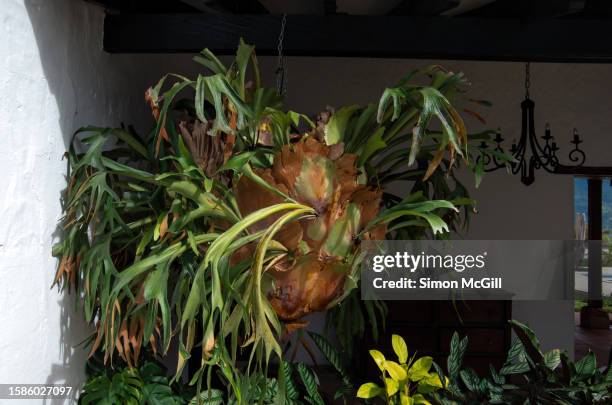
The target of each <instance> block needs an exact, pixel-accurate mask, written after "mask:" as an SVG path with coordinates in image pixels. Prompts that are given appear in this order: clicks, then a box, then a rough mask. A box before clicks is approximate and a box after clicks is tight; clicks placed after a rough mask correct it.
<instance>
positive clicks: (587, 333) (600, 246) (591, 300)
mask: <svg viewBox="0 0 612 405" xmlns="http://www.w3.org/2000/svg"><path fill="white" fill-rule="evenodd" d="M574 217H575V222H574V233H575V238H576V239H577V240H581V241H584V243H583V244H582V247H583V249H582V251H581V253H580V254H579V257H578V258H577V266H576V272H575V289H576V294H575V301H574V320H575V324H576V328H575V352H576V357H577V358H580V357H582V356H584V355H585V354H586V353H587V352H588V351H589V350H591V351H593V352H594V353H595V355H596V357H597V361H598V363H599V364H605V363H606V362H607V361H608V358H609V356H610V353H611V351H610V349H611V347H610V345H611V343H610V342H612V330H610V319H611V318H610V317H611V315H612V180H610V179H609V178H604V179H602V178H575V179H574Z"/></svg>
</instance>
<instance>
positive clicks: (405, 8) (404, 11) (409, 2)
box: [388, 0, 460, 17]
mask: <svg viewBox="0 0 612 405" xmlns="http://www.w3.org/2000/svg"><path fill="white" fill-rule="evenodd" d="M459 3H460V0H403V1H402V2H401V3H400V4H398V5H397V6H395V7H394V8H393V9H392V10H391V11H390V12H389V13H388V14H389V15H410V16H420V17H433V16H436V15H439V14H442V13H443V12H445V11H448V10H450V9H452V8H455V7H457V6H458V5H459Z"/></svg>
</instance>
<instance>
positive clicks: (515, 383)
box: [434, 321, 612, 404]
mask: <svg viewBox="0 0 612 405" xmlns="http://www.w3.org/2000/svg"><path fill="white" fill-rule="evenodd" d="M510 324H511V325H512V328H513V330H514V332H515V333H516V335H517V337H518V339H516V340H515V341H514V342H513V344H512V346H511V348H510V349H509V351H508V356H507V359H506V361H505V363H504V365H503V367H502V368H501V369H500V370H495V369H494V368H493V367H492V366H491V367H490V370H491V373H490V376H488V377H480V376H478V375H477V373H476V372H475V371H474V370H473V369H471V368H467V367H463V365H462V363H463V357H464V355H465V351H466V348H467V344H468V339H467V337H464V338H462V339H461V338H459V335H458V334H457V333H455V334H454V335H453V337H452V340H451V348H450V355H449V357H448V361H447V372H448V376H449V384H448V386H447V387H446V390H444V391H438V392H436V393H435V394H434V398H435V400H436V401H437V402H440V403H442V404H496V403H497V404H500V403H504V404H505V403H527V404H540V403H545V404H548V403H550V404H596V403H601V404H604V403H609V402H610V401H611V400H612V372H611V371H610V364H608V366H607V368H606V370H604V371H600V370H599V369H598V368H597V364H596V361H595V355H594V354H593V353H592V352H589V353H588V354H587V355H586V356H585V357H584V358H582V359H580V360H579V361H577V362H576V363H572V362H571V361H570V360H569V358H568V357H567V355H566V354H565V353H562V352H560V351H559V350H558V349H555V350H551V351H549V352H546V353H543V352H542V351H541V350H540V345H539V341H538V339H537V337H536V335H535V333H534V332H533V331H532V330H531V329H530V328H529V327H527V326H526V325H523V324H521V323H520V322H517V321H510Z"/></svg>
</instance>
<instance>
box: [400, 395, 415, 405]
mask: <svg viewBox="0 0 612 405" xmlns="http://www.w3.org/2000/svg"><path fill="white" fill-rule="evenodd" d="M400 403H401V405H413V404H414V400H413V399H412V398H410V396H408V395H406V394H404V393H403V392H402V393H401V394H400Z"/></svg>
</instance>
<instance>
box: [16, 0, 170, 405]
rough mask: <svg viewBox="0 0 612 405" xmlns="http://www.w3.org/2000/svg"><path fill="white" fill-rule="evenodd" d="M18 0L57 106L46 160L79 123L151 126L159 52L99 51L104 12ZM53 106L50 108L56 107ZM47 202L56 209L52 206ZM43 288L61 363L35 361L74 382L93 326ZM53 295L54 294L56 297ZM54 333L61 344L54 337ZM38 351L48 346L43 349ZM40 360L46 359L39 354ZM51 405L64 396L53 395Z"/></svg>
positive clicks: (76, 4)
mask: <svg viewBox="0 0 612 405" xmlns="http://www.w3.org/2000/svg"><path fill="white" fill-rule="evenodd" d="M23 3H24V5H25V9H26V11H27V14H28V17H29V20H30V22H31V30H32V31H33V33H34V37H35V41H36V46H37V48H38V55H37V53H36V50H35V49H32V50H31V49H28V52H29V54H31V55H32V56H33V57H32V58H31V59H32V63H37V62H38V61H37V60H36V59H37V56H39V59H40V61H39V62H38V63H40V64H41V67H42V71H43V76H44V77H43V78H42V80H44V82H45V83H46V85H47V87H48V88H47V89H44V90H45V91H44V92H43V94H44V95H48V98H49V99H51V100H53V99H54V102H55V103H56V105H57V110H56V111H57V113H56V114H54V115H53V114H46V115H45V116H43V117H40V121H45V120H46V121H47V122H45V123H44V126H42V125H41V127H40V132H41V133H39V134H36V136H37V137H40V139H41V142H48V143H49V145H48V146H47V145H45V146H44V148H47V149H46V150H45V152H47V153H48V156H49V159H50V160H52V161H54V162H56V163H54V164H56V166H55V167H58V166H57V162H59V161H60V160H61V158H62V153H63V151H65V150H66V149H67V148H68V146H69V144H70V142H71V140H72V134H73V133H74V131H75V130H76V129H77V128H79V127H81V126H84V125H97V126H119V125H120V124H121V122H124V121H125V122H126V123H129V124H134V125H135V126H136V128H137V129H139V130H141V131H142V130H148V128H149V127H150V125H151V120H150V111H148V110H147V108H146V106H145V103H144V100H143V93H144V90H145V89H146V88H147V87H148V86H149V85H150V84H151V83H155V82H156V81H157V80H158V79H159V77H160V73H159V72H160V68H159V65H160V63H159V62H160V61H161V60H162V58H160V57H159V56H153V55H148V56H147V55H139V56H129V55H119V56H117V55H109V54H106V53H104V52H103V51H102V35H103V26H102V23H103V15H104V13H103V10H102V9H100V8H98V7H96V6H92V5H91V4H88V3H86V2H84V1H82V0H58V1H52V2H51V1H48V0H23ZM27 29H29V28H26V29H25V30H27ZM18 45H21V44H18ZM26 46H27V44H26ZM177 58H180V56H178V57H177ZM37 80H39V79H38V78H37ZM43 87H44V86H43ZM35 96H36V95H35ZM51 96H52V97H51ZM32 103H40V105H42V106H45V107H46V103H47V98H46V97H43V98H42V99H40V100H33V101H32ZM50 110H52V111H55V110H54V109H53V108H51V109H50ZM45 111H46V110H45ZM49 115H53V117H51V118H54V119H57V123H54V122H48V121H49V120H50V119H51V118H50V117H49ZM33 119H38V117H36V118H33ZM60 138H61V140H60ZM62 142H63V147H62ZM53 176H56V177H57V176H58V174H57V173H43V174H41V175H40V176H39V179H38V181H42V182H46V183H48V184H45V185H44V186H43V187H46V189H47V190H46V191H47V194H48V195H55V194H56V193H57V194H56V195H57V200H55V201H53V204H51V203H48V204H49V205H48V206H47V207H45V210H44V211H45V216H46V218H44V220H45V221H46V222H47V223H51V224H52V223H53V222H54V221H55V220H56V218H59V217H60V212H57V211H58V208H57V206H58V204H57V202H58V201H60V199H61V196H62V192H63V187H64V186H63V185H62V187H61V188H62V189H60V188H59V187H57V181H56V182H55V183H54V182H51V181H48V182H47V181H46V180H48V179H49V177H53ZM51 188H53V189H51ZM49 206H53V207H54V208H52V209H50V208H49ZM60 235H61V229H59V228H58V229H57V230H56V232H55V233H54V234H53V235H41V239H43V240H46V241H49V240H50V239H53V240H55V241H56V240H58V237H59V236H60ZM44 253H46V252H44ZM50 253H51V252H49V254H50ZM47 263H49V261H47ZM41 271H42V272H44V273H42V274H44V277H45V278H46V280H49V284H50V283H51V281H50V280H52V275H53V274H54V271H55V269H50V268H44V269H41ZM43 294H47V298H46V299H45V302H46V303H47V308H43V311H46V313H47V314H48V320H47V323H48V324H49V325H48V329H46V330H44V332H49V331H51V332H50V333H49V335H48V339H46V340H45V339H43V342H44V344H46V345H49V346H48V347H49V352H50V353H52V355H51V356H52V358H54V359H57V360H56V361H58V362H57V363H55V364H51V365H47V364H41V365H39V366H41V367H45V368H47V367H49V370H50V372H49V375H48V377H47V381H46V383H48V384H52V383H68V384H71V385H79V384H80V383H81V381H82V380H83V376H84V365H85V361H86V356H87V352H86V350H85V348H83V347H82V346H77V345H79V343H81V342H82V341H83V340H84V339H85V338H86V337H87V336H89V334H90V333H91V332H92V328H91V326H89V325H87V324H86V323H85V322H84V320H83V316H82V314H81V313H80V312H79V310H78V308H77V306H76V305H75V303H77V302H78V299H77V297H76V296H75V295H74V294H71V295H67V294H60V295H57V294H55V293H54V292H49V290H46V291H45V292H43ZM54 297H58V299H57V301H56V302H54ZM58 307H59V308H58ZM58 314H59V317H57V315H58ZM57 322H58V323H59V327H58V325H57ZM45 327H47V326H45ZM54 331H58V332H54ZM57 336H59V342H54V341H53V340H54V339H56V337H57ZM54 344H59V348H55V347H53V345H54ZM40 350H41V351H42V350H45V351H46V349H45V348H40ZM56 353H58V354H56ZM41 361H44V360H43V357H42V356H41ZM29 367H36V365H30V366H29ZM76 388H77V387H75V389H76ZM49 403H52V404H55V403H64V401H63V400H54V401H51V402H49Z"/></svg>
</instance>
